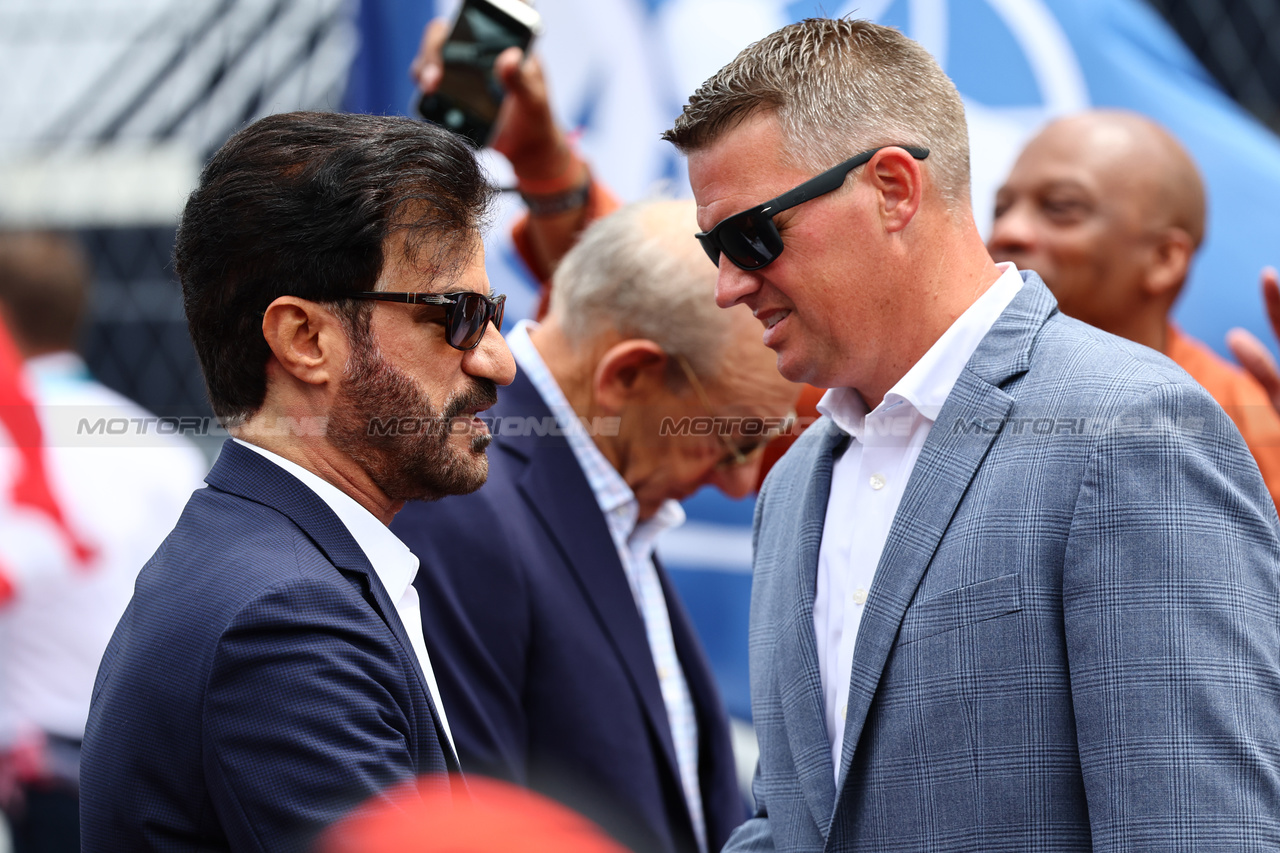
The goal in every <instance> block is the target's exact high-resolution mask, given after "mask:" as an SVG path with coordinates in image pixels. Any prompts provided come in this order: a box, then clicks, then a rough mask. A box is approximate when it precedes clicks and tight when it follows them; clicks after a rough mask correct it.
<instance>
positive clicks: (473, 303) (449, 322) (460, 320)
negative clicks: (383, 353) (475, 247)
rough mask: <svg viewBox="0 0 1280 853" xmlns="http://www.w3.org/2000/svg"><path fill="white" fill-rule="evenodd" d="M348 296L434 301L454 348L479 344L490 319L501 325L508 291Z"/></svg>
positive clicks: (421, 302)
mask: <svg viewBox="0 0 1280 853" xmlns="http://www.w3.org/2000/svg"><path fill="white" fill-rule="evenodd" d="M346 298H348V299H372V300H376V301H378V302H407V303H410V304H412V305H435V306H439V307H440V308H443V309H444V328H445V340H447V341H448V342H449V346H451V347H453V348H454V349H460V350H469V349H475V348H476V347H477V346H479V344H480V341H481V339H482V338H484V333H485V328H486V325H487V324H488V322H489V321H490V320H492V321H493V325H494V327H495V328H497V329H498V330H499V331H501V329H502V311H503V307H504V305H505V303H506V301H507V296H506V294H498V295H497V296H487V295H485V294H483V293H472V292H470V291H460V292H458V293H387V292H384V291H362V292H360V293H351V294H348V295H347V297H346Z"/></svg>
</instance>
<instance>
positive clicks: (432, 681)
mask: <svg viewBox="0 0 1280 853" xmlns="http://www.w3.org/2000/svg"><path fill="white" fill-rule="evenodd" d="M235 441H236V442H237V443H239V444H241V445H243V446H245V447H247V448H249V449H250V450H252V451H254V452H255V453H259V454H261V455H262V456H263V457H264V458H266V459H269V460H271V461H272V462H274V463H275V464H277V465H279V466H280V467H281V468H283V469H284V470H286V471H288V472H289V473H290V474H292V475H293V476H295V477H297V478H298V479H299V480H301V481H302V484H303V485H304V486H306V487H307V488H309V489H311V491H313V492H315V493H316V496H317V497H318V498H320V500H322V501H324V502H325V503H326V504H328V505H329V509H331V510H333V514H334V515H336V516H338V520H339V521H341V522H342V524H343V526H345V527H346V528H347V531H348V532H349V533H350V534H351V538H352V539H354V540H356V545H358V546H360V550H361V551H363V552H364V555H365V556H366V557H368V558H369V563H370V564H371V565H372V566H373V571H374V572H375V573H376V574H377V575H378V580H379V581H381V582H382V586H383V588H384V589H386V591H387V595H388V596H390V598H391V600H392V601H394V602H395V605H396V613H397V614H399V616H400V621H401V623H403V624H404V630H405V633H406V634H408V635H409V642H410V643H411V644H412V645H413V651H414V654H416V655H417V656H418V664H419V665H420V666H421V667H422V674H423V675H425V676H426V677H427V687H428V688H429V689H430V690H431V701H432V702H434V703H435V706H436V713H437V714H439V715H440V724H441V725H442V726H443V727H444V733H445V736H446V737H448V738H449V746H450V748H451V749H453V754H454V758H455V760H456V759H457V755H458V751H457V748H456V747H454V745H453V732H452V731H450V730H449V717H448V716H447V715H446V714H445V712H444V702H442V701H441V700H440V687H439V685H437V684H436V674H435V670H433V669H432V668H431V656H430V655H429V654H427V643H426V640H425V639H424V638H423V635H422V610H421V609H420V607H419V605H418V590H416V589H415V588H414V586H413V579H414V578H415V577H417V575H418V558H417V556H416V555H415V554H414V553H413V552H412V551H410V550H409V547H408V546H407V545H405V544H404V543H403V542H401V541H400V540H399V539H398V538H397V537H396V535H395V534H394V533H392V532H391V530H390V528H388V527H387V526H386V525H385V524H383V523H382V522H381V521H379V520H378V519H377V517H376V516H374V514H373V513H371V512H369V510H367V509H365V508H364V507H362V506H360V504H359V503H357V502H356V500H355V498H353V497H351V496H350V495H348V494H347V493H346V492H344V491H342V490H341V489H339V488H338V487H337V486H335V485H333V484H332V483H329V482H327V481H325V480H323V479H321V478H320V477H319V476H317V475H316V474H314V473H312V472H311V471H308V470H307V469H306V468H303V467H302V466H301V465H299V464H297V463H296V462H290V461H289V460H288V459H285V458H284V457H283V456H280V455H278V454H275V453H272V452H271V451H270V450H265V449H263V448H261V447H258V446H257V445H256V444H250V443H249V442H247V441H241V440H240V439H238V438H237V439H235Z"/></svg>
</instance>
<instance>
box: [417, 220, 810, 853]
mask: <svg viewBox="0 0 1280 853" xmlns="http://www.w3.org/2000/svg"><path fill="white" fill-rule="evenodd" d="M693 229H694V216H693V205H692V204H691V203H689V202H655V203H649V204H644V205H637V206H633V207H630V208H624V209H623V210H622V211H620V212H618V213H615V214H613V215H612V216H610V217H607V218H606V219H604V220H601V221H600V222H598V223H597V224H595V225H594V226H592V227H591V228H590V229H589V230H588V231H587V232H586V233H585V235H584V236H583V238H582V240H581V241H580V242H579V244H578V245H577V246H576V247H575V248H574V249H573V250H572V251H571V252H570V253H569V254H568V255H567V256H566V258H565V259H564V261H563V263H562V264H561V265H560V267H559V268H558V270H557V272H556V277H555V281H554V286H553V288H552V291H551V292H552V297H551V305H550V313H549V314H548V316H547V317H546V319H545V321H544V322H543V323H541V324H540V325H538V324H533V323H527V322H526V323H521V324H520V325H518V326H517V327H516V328H515V330H514V331H512V333H511V334H510V335H509V336H508V343H509V345H510V346H511V350H512V353H513V354H514V355H515V358H516V362H517V363H518V364H519V365H520V375H519V377H518V378H517V379H516V382H515V383H514V384H513V385H512V386H511V389H510V390H509V391H505V392H504V393H503V395H502V397H501V399H500V400H499V402H498V405H497V406H495V407H494V409H493V411H492V414H493V424H492V428H493V433H494V436H495V438H494V450H493V453H492V454H491V456H492V458H491V459H490V464H491V469H490V477H489V482H488V483H487V484H486V485H485V487H484V488H482V489H481V490H479V491H478V492H476V493H475V494H473V495H469V496H467V497H465V498H461V499H454V500H450V501H445V502H443V503H440V504H431V505H427V504H422V503H411V504H410V505H409V506H407V507H406V508H405V510H404V512H403V513H401V515H400V516H399V517H398V518H397V519H396V521H395V524H394V526H393V528H392V529H393V530H394V531H395V532H396V533H397V534H398V535H399V536H400V537H401V538H402V539H403V540H404V541H405V542H406V543H407V544H408V545H409V546H410V547H411V548H412V549H413V550H414V553H416V554H417V555H418V557H419V558H420V559H421V561H422V572H421V573H420V574H419V576H418V581H417V584H418V587H419V590H420V592H421V598H422V607H423V624H424V626H425V627H426V631H427V637H428V639H429V641H430V644H431V647H432V649H433V650H439V652H440V654H441V658H442V660H441V662H440V664H439V665H438V667H437V671H438V672H439V675H440V690H441V693H442V694H443V696H444V697H445V701H446V702H447V703H448V704H449V708H450V710H451V712H452V713H453V717H452V719H453V721H454V734H455V736H456V737H457V741H458V750H459V754H460V755H461V757H462V763H463V766H464V767H466V768H467V770H468V771H469V772H472V771H474V772H479V773H484V774H489V775H493V776H498V777H501V778H504V779H508V780H511V781H514V782H517V783H519V784H522V785H526V786H529V787H531V788H534V789H536V790H538V791H541V792H543V793H546V794H549V795H551V796H553V797H555V798H557V799H559V800H561V801H562V802H565V803H567V804H568V805H570V806H572V807H574V808H576V809H578V810H579V811H581V812H583V813H584V814H586V815H587V816H589V817H591V818H593V819H594V820H596V821H597V822H598V823H600V824H601V825H603V826H604V827H605V828H606V829H607V830H609V831H610V832H611V833H612V834H614V835H615V836H616V837H617V838H619V839H620V840H622V841H624V842H625V843H626V844H627V845H628V846H629V847H631V848H632V849H634V850H637V851H707V850H719V849H720V846H721V845H722V844H723V843H724V841H725V839H726V838H728V835H729V833H730V832H731V831H732V829H733V828H734V827H735V826H737V825H738V824H739V823H740V822H741V821H742V820H743V818H744V817H745V814H744V809H743V803H742V797H741V795H740V793H739V790H738V786H737V783H736V777H735V773H734V764H733V757H732V753H731V749H730V744H729V735H728V731H727V725H726V718H725V715H724V710H723V707H722V705H721V702H720V699H719V697H718V695H717V692H716V688H715V684H714V682H713V680H712V677H711V673H710V670H709V668H708V666H707V662H706V659H705V657H704V654H703V652H702V650H701V648H700V646H699V643H698V640H697V637H696V636H695V634H694V631H693V628H692V626H691V624H690V622H689V618H688V616H687V615H686V613H685V611H684V608H683V607H682V605H681V603H680V600H679V598H678V597H677V596H676V594H675V592H674V591H673V589H672V587H671V583H670V581H669V579H668V577H667V575H666V573H665V572H664V571H663V569H662V566H661V565H660V564H659V563H658V562H657V561H656V560H655V559H654V556H653V548H654V540H655V538H656V537H657V536H658V535H659V533H661V532H662V531H663V530H666V529H669V528H671V527H673V526H675V525H678V524H679V523H680V522H681V521H683V519H684V513H683V510H682V509H681V508H680V505H679V503H678V502H677V501H678V500H679V499H681V498H685V497H688V496H689V495H691V494H693V492H695V491H696V490H697V489H699V488H700V487H702V486H704V485H707V484H711V485H714V486H716V487H718V488H720V489H721V490H722V491H724V492H726V493H727V494H729V495H731V496H734V497H742V496H744V495H746V494H747V493H748V492H750V491H751V490H752V488H753V486H754V483H755V477H756V471H757V468H758V464H759V454H758V453H757V452H756V450H757V449H758V448H759V447H761V446H762V445H763V441H764V439H765V438H766V437H767V436H768V435H769V434H770V433H771V432H774V431H776V430H777V429H778V428H779V427H781V425H782V424H783V423H784V422H785V420H786V416H787V413H788V411H789V410H790V408H791V407H792V406H794V405H795V400H796V393H797V390H798V389H797V388H796V386H795V385H793V384H792V383H790V382H788V381H786V380H784V379H783V378H782V377H781V376H780V375H779V374H778V371H777V369H776V368H775V367H774V364H773V362H774V358H773V355H772V353H770V352H769V350H768V349H766V348H765V347H764V346H762V345H761V344H760V341H759V335H758V332H756V331H755V328H756V325H755V321H754V320H753V319H752V318H751V315H750V313H749V312H747V311H746V310H745V309H739V310H737V311H730V312H722V311H720V310H719V309H717V308H716V306H715V303H714V300H713V294H712V290H713V287H714V281H715V277H714V275H713V274H712V270H711V268H710V267H709V266H707V263H706V259H705V258H703V257H702V256H701V254H700V253H699V251H698V249H697V247H696V246H695V245H693V244H692V242H691V241H690V240H689V239H688V235H689V234H690V233H692V231H693ZM682 424H683V425H684V428H683V429H682V428H681V425H682ZM499 530H500V531H501V533H500V534H498V533H495V531H499Z"/></svg>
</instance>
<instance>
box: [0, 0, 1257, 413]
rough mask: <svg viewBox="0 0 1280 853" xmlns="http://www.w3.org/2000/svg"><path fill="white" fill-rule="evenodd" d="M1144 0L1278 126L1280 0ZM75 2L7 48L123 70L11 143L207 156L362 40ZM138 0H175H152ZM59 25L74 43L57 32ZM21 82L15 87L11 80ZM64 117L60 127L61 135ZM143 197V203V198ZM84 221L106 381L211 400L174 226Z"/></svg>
mask: <svg viewBox="0 0 1280 853" xmlns="http://www.w3.org/2000/svg"><path fill="white" fill-rule="evenodd" d="M1148 2H1149V3H1150V4H1151V5H1152V6H1153V7H1154V8H1155V9H1156V10H1157V11H1158V12H1160V13H1161V14H1162V15H1164V16H1165V18H1166V19H1167V20H1168V21H1169V22H1170V23H1171V25H1172V26H1173V27H1174V28H1175V30H1176V31H1177V32H1178V33H1179V35H1180V36H1181V37H1182V39H1183V40H1184V41H1185V42H1186V43H1187V45H1188V46H1189V47H1190V49H1191V50H1192V51H1193V52H1194V53H1195V54H1196V55H1197V56H1198V57H1199V58H1200V60H1201V62H1203V63H1204V64H1205V66H1206V67H1207V68H1208V69H1209V71H1210V72H1211V73H1212V74H1213V75H1214V76H1215V77H1216V78H1217V79H1218V80H1219V81H1220V82H1221V83H1222V85H1223V87H1224V88H1225V89H1226V91H1227V92H1228V93H1229V94H1231V95H1232V96H1233V97H1235V98H1236V99H1237V100H1238V101H1240V103H1241V104H1243V105H1244V106H1245V107H1246V108H1248V109H1249V110H1251V111H1252V112H1254V113H1255V114H1256V115H1257V116H1258V117H1259V118H1260V119H1262V120H1263V121H1264V122H1266V123H1267V124H1269V126H1271V127H1272V128H1273V129H1276V130H1280V0H1148ZM75 5H76V2H75V0H70V2H67V3H62V4H55V5H53V6H48V7H46V6H44V5H42V3H41V2H40V0H20V2H18V3H17V4H16V5H13V6H9V7H7V11H5V12H3V13H0V19H4V20H6V21H7V22H8V23H9V24H15V26H14V27H8V33H9V35H8V36H7V37H6V36H3V35H0V43H3V42H5V41H10V42H11V45H10V46H11V47H13V48H14V49H15V50H14V51H10V54H11V55H14V54H15V51H16V50H17V49H18V47H19V46H21V47H22V49H24V50H30V49H32V42H33V39H34V40H35V41H36V42H38V44H36V45H35V47H40V48H42V49H43V50H45V51H46V52H49V53H50V55H54V54H56V53H57V52H58V50H60V49H61V50H62V51H63V53H64V54H74V55H78V56H84V55H86V50H85V48H86V46H87V47H88V48H90V49H91V50H89V52H88V55H90V56H100V64H102V65H103V67H104V69H113V70H112V71H111V73H110V74H109V75H108V74H106V72H105V70H104V75H105V76H104V77H96V76H94V75H92V74H76V75H70V76H68V77H67V81H68V82H67V85H68V86H71V87H72V88H73V89H74V87H75V86H77V85H81V84H82V83H83V82H84V81H86V80H87V81H94V80H102V79H106V80H107V81H108V83H107V84H104V85H103V86H102V87H101V88H97V89H95V90H94V91H93V92H92V93H86V92H84V91H80V90H75V91H71V90H68V91H66V92H64V93H63V94H62V95H61V96H59V95H57V94H56V92H57V91H61V90H59V89H57V87H56V86H53V85H52V84H51V83H50V78H48V77H46V79H44V80H43V81H42V83H41V91H42V97H46V98H49V97H51V98H52V100H53V101H54V102H57V103H63V105H64V108H63V109H61V110H60V111H59V110H48V109H45V108H43V107H42V109H41V110H40V111H39V114H45V113H55V114H57V115H59V116H61V118H60V119H59V123H58V125H57V128H53V127H52V126H50V127H48V128H44V129H43V130H41V131H40V132H39V133H37V132H36V130H37V129H28V128H27V124H24V122H23V121H20V120H19V119H21V116H20V115H19V114H18V113H17V112H15V110H17V108H18V107H19V106H21V105H16V106H15V105H14V103H10V104H9V105H8V106H9V108H8V109H6V104H5V103H3V98H2V97H0V118H3V117H5V116H6V115H8V118H7V119H6V120H5V122H4V124H5V125H6V126H7V127H8V130H3V131H0V137H3V138H0V148H4V147H5V146H6V145H7V146H8V147H9V148H10V149H12V150H16V151H18V152H19V154H21V153H22V150H23V147H24V145H26V147H27V148H30V149H32V150H35V149H37V148H38V149H40V150H41V151H45V150H47V149H48V148H49V146H50V144H52V145H53V146H54V147H55V148H56V147H58V146H61V147H62V148H65V149H71V150H78V149H84V148H92V147H93V146H101V145H102V144H104V143H111V142H118V141H120V140H121V139H126V140H127V139H129V138H130V137H134V138H138V139H143V138H147V139H155V138H159V139H161V140H168V141H173V140H178V141H181V142H184V143H185V144H186V145H187V149H188V150H189V151H191V153H192V154H193V155H195V157H196V159H197V160H198V161H202V160H203V158H205V157H207V156H208V155H209V154H210V153H211V152H212V151H213V150H214V149H216V148H217V147H218V145H219V144H221V142H222V140H223V139H225V137H226V136H227V135H228V134H229V133H230V132H231V131H232V130H233V129H234V128H235V127H237V126H240V125H241V124H243V123H245V122H246V121H248V120H250V119H252V118H255V117H257V116H259V115H264V114H266V113H268V112H276V111H280V110H283V109H295V108H299V107H310V108H334V107H336V106H337V103H338V102H339V101H340V98H341V91H342V87H343V85H344V82H345V72H346V68H347V66H348V64H349V61H350V57H351V53H352V51H353V49H354V48H353V47H352V46H351V42H352V40H353V39H354V36H353V35H352V30H351V22H350V20H349V19H348V18H347V17H346V12H345V11H344V9H345V8H346V7H344V6H343V4H342V3H341V2H337V0H268V1H267V2H262V0H194V2H193V5H192V6H190V7H188V6H187V5H186V4H185V2H175V3H172V4H169V7H168V8H169V11H167V12H164V14H157V15H154V16H153V17H152V18H150V19H147V20H145V21H143V20H139V22H138V23H137V24H136V26H134V25H131V24H130V23H129V21H130V20H132V19H128V18H127V15H128V14H129V9H128V7H129V6H130V5H131V4H130V2H129V0H124V2H121V3H118V4H116V6H115V7H112V8H113V9H114V10H115V12H114V13H113V14H114V15H115V17H113V18H112V19H111V20H99V21H97V22H96V23H95V24H94V25H93V26H89V25H88V23H92V22H85V21H80V23H79V24H77V25H75V26H73V25H72V24H71V23H68V21H69V20H71V19H72V18H74V16H71V11H73V10H71V9H70V7H72V6H75ZM135 5H137V6H138V8H139V9H144V8H145V9H164V8H166V4H163V3H161V4H157V3H153V2H152V3H141V2H138V3H136V4H135ZM85 8H86V9H91V8H92V9H97V10H98V11H95V12H93V14H95V15H98V16H99V17H101V16H102V15H103V14H105V13H104V12H102V11H101V10H102V9H103V8H105V7H101V6H94V5H93V4H92V3H89V2H88V0H85ZM22 9H26V10H27V11H26V17H25V18H22V19H21V20H22V21H25V24H24V25H23V26H16V23H17V22H18V21H19V19H18V18H17V17H15V16H16V15H18V14H19V12H20V10H22ZM51 15H54V16H60V18H59V21H61V23H59V21H54V20H52V19H49V16H51ZM91 17H92V16H91ZM59 28H61V29H59ZM273 30H274V40H273V38H272V37H271V33H272V31H273ZM51 33H53V34H54V35H50V34H51ZM58 33H61V35H60V36H59V35H57V34H58ZM37 34H38V36H37ZM104 34H105V35H104ZM58 38H61V39H62V40H63V41H65V42H66V44H62V45H59V44H56V43H55V42H56V41H57V39H58ZM111 38H114V39H115V40H114V42H111ZM82 42H83V44H82ZM107 42H110V43H107ZM20 43H21V44H20ZM162 48H163V49H162ZM150 49H154V51H155V52H157V53H158V55H161V56H165V57H168V60H167V63H166V64H165V65H164V67H163V68H159V67H157V68H155V69H142V70H138V69H137V68H135V67H134V66H136V65H138V64H139V63H140V62H141V60H140V59H139V58H138V57H140V56H145V55H147V51H148V50H150ZM95 50H96V53H95V52H94V51H95ZM113 51H114V52H113ZM2 65H3V63H0V70H2ZM131 69H132V70H131ZM144 71H145V72H149V75H150V76H148V73H144ZM64 76H65V75H64ZM56 79H63V78H61V77H57V78H56ZM130 79H132V80H135V81H136V82H137V85H136V86H135V87H134V88H132V89H131V88H129V87H128V86H126V85H125V84H126V83H127V81H128V80H130ZM166 81H168V82H166ZM94 85H97V84H94ZM51 88H52V89H53V90H55V94H54V95H52V96H51V95H50V91H51ZM21 89H22V87H20V86H15V87H14V88H13V91H14V92H17V91H19V90H21ZM88 94H92V95H93V99H92V105H93V108H92V109H89V108H84V109H80V108H78V107H76V105H77V104H81V105H83V104H86V103H90V102H89V101H86V100H85V99H86V98H87V97H88ZM13 97H16V95H14V96H13ZM8 119H13V121H9V120H8ZM54 130H56V131H57V138H56V139H55V138H54V137H52V136H50V133H53V132H54ZM24 134H28V135H29V136H30V139H29V140H28V139H26V137H24ZM28 143H29V144H28ZM0 153H4V152H2V151H0ZM153 159H154V158H153ZM54 171H55V172H56V171H58V169H55V170H54ZM63 171H65V170H63ZM135 183H145V180H144V181H136V182H135ZM36 195H37V196H40V195H41V194H40V193H37V194H36ZM51 195H52V194H50V193H44V194H43V197H45V198H48V197H50V196H51ZM141 204H142V207H143V208H144V209H145V208H146V200H145V199H144V200H143V202H142V203H141ZM127 206H128V205H127V204H126V207H127ZM2 214H3V211H0V224H3V220H4V218H5V217H4V216H3V215H2ZM20 218H21V217H19V219H20ZM94 218H95V217H94V216H89V217H88V219H89V220H90V221H92V220H93V219H94ZM98 218H99V219H101V218H102V217H98ZM37 219H39V217H37ZM55 219H56V217H55ZM83 219H84V217H81V221H76V216H75V215H72V216H71V217H70V224H71V225H72V226H73V227H74V228H75V229H76V230H77V233H78V234H79V235H80V237H81V238H82V240H83V242H84V244H85V246H86V248H87V250H88V252H89V254H90V256H91V258H92V261H93V266H94V274H95V282H94V294H93V299H92V309H91V314H90V319H89V322H88V324H87V326H86V328H85V330H84V335H83V339H82V349H83V352H84V354H85V357H86V360H87V361H88V362H89V365H90V367H91V369H92V370H93V372H94V373H95V375H96V376H97V377H98V378H99V379H100V380H101V381H103V382H104V383H106V384H107V385H109V386H111V387H112V388H115V389H116V390H118V391H120V392H121V393H123V394H126V395H127V396H129V397H131V398H133V399H135V400H137V401H138V402H139V403H141V404H142V405H143V406H145V407H147V408H148V409H151V410H152V411H154V412H155V413H156V414H159V415H162V416H173V417H178V416H189V415H197V416H205V415H208V414H210V412H209V409H208V404H207V402H206V400H205V393H204V386H203V382H202V381H201V378H200V371H199V368H198V366H197V363H196V359H195V355H194V352H193V351H192V348H191V344H190V341H189V339H188V337H187V331H186V323H185V320H184V317H183V313H182V299H181V292H180V290H179V288H178V285H177V283H176V281H175V279H174V276H173V271H172V267H171V260H170V258H171V253H172V248H173V236H174V233H173V227H172V224H158V223H151V224H147V223H143V224H134V225H128V226H125V227H120V226H115V227H112V226H109V225H107V223H106V222H105V221H103V222H101V223H100V224H99V226H98V227H85V224H84V221H83ZM9 221H15V220H14V217H9ZM17 224H29V223H26V222H20V221H19V222H18V223H17ZM54 224H56V222H55V223H54Z"/></svg>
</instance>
